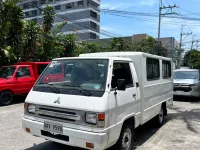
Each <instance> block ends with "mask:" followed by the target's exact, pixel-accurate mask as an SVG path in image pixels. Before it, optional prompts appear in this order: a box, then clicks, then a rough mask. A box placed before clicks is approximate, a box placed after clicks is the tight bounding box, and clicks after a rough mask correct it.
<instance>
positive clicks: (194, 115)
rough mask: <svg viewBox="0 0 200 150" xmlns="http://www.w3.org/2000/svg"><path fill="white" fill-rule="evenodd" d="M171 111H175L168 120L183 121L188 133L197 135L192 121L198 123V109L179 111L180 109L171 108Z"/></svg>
mask: <svg viewBox="0 0 200 150" xmlns="http://www.w3.org/2000/svg"><path fill="white" fill-rule="evenodd" d="M172 110H174V111H176V113H174V114H169V115H168V117H169V119H170V120H183V121H184V123H185V124H186V126H187V129H188V130H189V131H191V132H193V133H196V134H199V132H198V131H197V130H196V127H195V124H194V121H195V122H200V108H199V109H190V110H181V108H178V107H177V108H173V109H172Z"/></svg>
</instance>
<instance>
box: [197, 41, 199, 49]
mask: <svg viewBox="0 0 200 150" xmlns="http://www.w3.org/2000/svg"><path fill="white" fill-rule="evenodd" d="M196 42H197V44H196V50H198V47H199V40H197V41H196Z"/></svg>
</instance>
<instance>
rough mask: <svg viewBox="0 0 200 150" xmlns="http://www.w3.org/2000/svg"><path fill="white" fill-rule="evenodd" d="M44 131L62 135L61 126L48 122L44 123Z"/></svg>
mask: <svg viewBox="0 0 200 150" xmlns="http://www.w3.org/2000/svg"><path fill="white" fill-rule="evenodd" d="M44 130H45V131H49V132H54V133H59V134H62V133H63V126H62V125H60V124H55V123H50V122H44Z"/></svg>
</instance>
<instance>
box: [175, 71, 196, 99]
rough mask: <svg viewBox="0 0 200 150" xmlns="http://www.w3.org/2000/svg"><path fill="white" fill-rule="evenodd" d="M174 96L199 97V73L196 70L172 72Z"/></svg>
mask: <svg viewBox="0 0 200 150" xmlns="http://www.w3.org/2000/svg"><path fill="white" fill-rule="evenodd" d="M174 96H192V97H200V72H199V70H198V69H177V70H174Z"/></svg>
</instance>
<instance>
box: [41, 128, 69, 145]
mask: <svg viewBox="0 0 200 150" xmlns="http://www.w3.org/2000/svg"><path fill="white" fill-rule="evenodd" d="M41 134H42V135H43V136H46V137H50V138H54V139H58V140H62V141H66V142H69V136H65V135H60V134H57V135H55V134H51V133H50V132H47V131H43V130H42V131H41Z"/></svg>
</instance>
